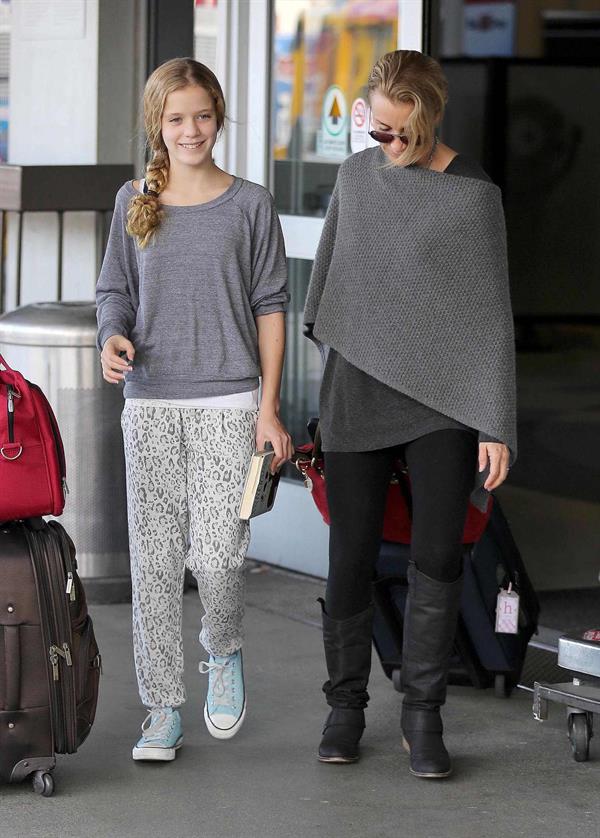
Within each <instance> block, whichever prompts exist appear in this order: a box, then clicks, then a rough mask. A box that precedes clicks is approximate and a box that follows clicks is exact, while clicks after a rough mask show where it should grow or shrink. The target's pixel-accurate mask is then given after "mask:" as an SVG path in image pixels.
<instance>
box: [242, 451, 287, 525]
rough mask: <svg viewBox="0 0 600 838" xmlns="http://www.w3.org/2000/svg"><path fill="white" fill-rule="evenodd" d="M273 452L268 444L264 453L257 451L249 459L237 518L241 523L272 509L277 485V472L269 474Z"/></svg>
mask: <svg viewBox="0 0 600 838" xmlns="http://www.w3.org/2000/svg"><path fill="white" fill-rule="evenodd" d="M274 456H275V452H274V451H273V447H272V446H271V443H270V442H267V443H266V444H265V450H264V451H257V452H256V453H254V454H253V455H252V458H251V459H250V466H249V468H248V474H247V475H246V483H245V485H244V491H243V494H242V500H241V503H240V511H239V517H240V518H241V519H242V521H248V520H249V519H250V518H256V516H257V515H262V514H263V513H265V512H268V511H269V510H270V509H272V507H273V504H274V503H275V494H276V492H277V486H278V484H279V471H276V472H275V474H272V473H271V462H272V460H273V457H274Z"/></svg>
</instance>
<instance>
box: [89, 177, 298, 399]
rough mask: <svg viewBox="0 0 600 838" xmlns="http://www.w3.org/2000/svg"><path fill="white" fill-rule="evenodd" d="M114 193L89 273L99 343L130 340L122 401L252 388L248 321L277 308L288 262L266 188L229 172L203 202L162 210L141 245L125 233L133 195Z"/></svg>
mask: <svg viewBox="0 0 600 838" xmlns="http://www.w3.org/2000/svg"><path fill="white" fill-rule="evenodd" d="M136 194H137V193H136V190H135V188H134V186H133V184H132V183H131V182H130V181H129V182H127V183H125V184H124V185H123V186H122V187H121V189H120V190H119V192H118V193H117V199H116V203H115V211H114V215H113V220H112V225H111V229H110V236H109V240H108V246H107V249H106V254H105V257H104V262H103V264H102V270H101V272H100V277H99V279H98V285H97V291H96V299H97V304H98V346H99V348H102V346H103V345H104V342H105V341H106V339H107V338H108V337H110V336H111V335H123V336H125V337H127V338H129V340H131V342H132V343H133V345H134V347H135V350H136V353H135V360H134V365H133V366H134V368H133V370H132V371H131V372H129V373H127V375H126V380H125V389H124V395H125V397H126V398H175V399H178V398H194V397H201V396H220V395H227V394H231V393H242V392H245V391H247V390H252V389H254V388H255V387H257V386H258V376H259V375H260V361H259V355H258V335H257V329H256V323H255V318H256V317H258V316H260V315H263V314H272V313H273V312H277V311H285V310H286V308H287V302H288V299H289V295H288V293H287V268H286V261H285V251H284V245H283V235H282V233H281V227H280V224H279V219H278V218H277V213H276V211H275V207H274V203H273V199H272V197H271V194H270V193H269V192H268V191H267V190H266V189H265V188H264V187H262V186H259V185H258V184H256V183H252V182H250V181H247V180H243V179H242V178H238V177H236V178H235V179H234V182H233V183H232V185H231V186H230V187H229V189H227V191H226V192H224V193H223V194H222V195H220V196H219V197H218V198H215V199H214V200H212V201H208V202H207V203H205V204H197V205H194V206H188V207H185V206H184V207H180V206H165V207H164V208H163V209H164V218H163V220H162V222H161V225H160V227H159V229H158V231H157V233H156V234H155V236H154V239H153V241H152V243H151V244H150V245H148V247H146V248H145V249H144V250H140V249H139V247H138V246H137V243H136V242H135V240H134V239H133V238H132V237H131V236H129V235H128V234H127V231H126V229H125V227H126V222H127V209H128V206H129V201H130V200H131V198H132V197H133V196H134V195H136Z"/></svg>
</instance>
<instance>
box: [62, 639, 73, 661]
mask: <svg viewBox="0 0 600 838" xmlns="http://www.w3.org/2000/svg"><path fill="white" fill-rule="evenodd" d="M63 650H64V656H65V660H66V662H67V666H73V659H72V658H71V650H70V649H69V645H68V643H63Z"/></svg>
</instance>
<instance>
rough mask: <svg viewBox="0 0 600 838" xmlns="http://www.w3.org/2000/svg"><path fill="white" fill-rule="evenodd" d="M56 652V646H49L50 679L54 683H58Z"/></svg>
mask: <svg viewBox="0 0 600 838" xmlns="http://www.w3.org/2000/svg"><path fill="white" fill-rule="evenodd" d="M57 651H58V650H57V648H56V646H50V663H51V664H52V678H53V680H54V681H58V678H59V672H58V655H57V654H56V652H57Z"/></svg>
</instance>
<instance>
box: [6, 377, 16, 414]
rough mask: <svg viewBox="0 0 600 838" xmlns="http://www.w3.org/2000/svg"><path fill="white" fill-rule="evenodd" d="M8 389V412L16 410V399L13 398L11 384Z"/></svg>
mask: <svg viewBox="0 0 600 838" xmlns="http://www.w3.org/2000/svg"><path fill="white" fill-rule="evenodd" d="M6 389H7V393H8V412H9V413H14V412H15V403H14V400H13V388H12V387H11V386H10V384H9V385H8V387H7V388H6Z"/></svg>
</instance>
